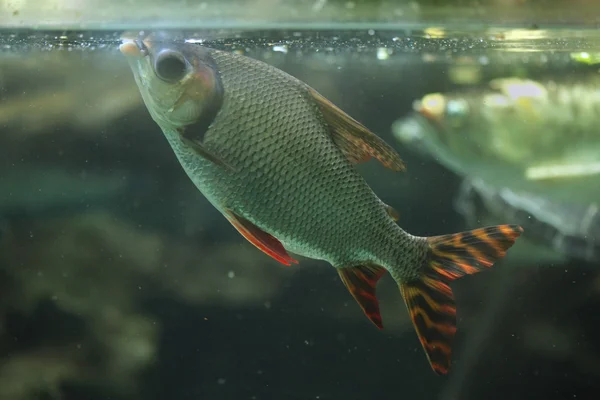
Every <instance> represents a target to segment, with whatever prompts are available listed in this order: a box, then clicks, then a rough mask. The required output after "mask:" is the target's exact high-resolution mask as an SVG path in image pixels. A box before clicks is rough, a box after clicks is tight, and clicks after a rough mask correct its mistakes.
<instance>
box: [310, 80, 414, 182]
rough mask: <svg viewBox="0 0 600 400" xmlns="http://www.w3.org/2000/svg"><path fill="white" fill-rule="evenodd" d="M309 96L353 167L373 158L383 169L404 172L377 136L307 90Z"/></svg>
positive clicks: (398, 159)
mask: <svg viewBox="0 0 600 400" xmlns="http://www.w3.org/2000/svg"><path fill="white" fill-rule="evenodd" d="M309 93H310V95H311V96H312V97H313V98H314V99H315V100H316V102H317V104H318V105H319V107H320V109H321V112H322V113H323V116H324V117H325V120H326V121H327V123H328V124H329V126H330V128H331V133H332V137H333V140H334V142H335V144H336V145H337V146H338V147H339V148H340V150H342V152H344V154H345V155H346V157H347V158H348V160H350V162H353V163H356V164H358V163H361V162H365V161H368V160H369V159H371V157H375V158H376V159H377V160H379V161H380V162H381V163H382V164H383V165H384V166H385V167H387V168H389V169H391V170H394V171H404V170H405V169H406V168H405V167H404V163H403V162H402V159H401V158H400V155H398V153H397V152H396V150H394V149H393V148H392V147H391V146H390V145H388V144H387V143H386V142H384V141H383V139H381V138H380V137H379V136H377V135H375V134H374V133H373V132H371V131H370V130H368V129H367V128H366V127H365V126H364V125H362V124H361V123H360V122H358V121H356V120H355V119H353V118H352V117H350V116H349V115H348V114H346V113H345V112H344V111H342V110H341V109H340V108H338V107H337V106H336V105H335V104H333V103H332V102H330V101H329V100H327V99H326V98H325V97H323V96H322V95H321V94H319V93H318V92H317V91H316V90H314V89H310V88H309Z"/></svg>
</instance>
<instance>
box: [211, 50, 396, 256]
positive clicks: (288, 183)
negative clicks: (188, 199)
mask: <svg viewBox="0 0 600 400" xmlns="http://www.w3.org/2000/svg"><path fill="white" fill-rule="evenodd" d="M211 55H212V56H213V58H214V60H215V62H216V64H217V66H218V68H219V71H220V75H221V79H222V82H223V87H224V92H225V101H224V104H225V106H224V107H223V108H222V109H221V111H220V113H219V115H218V117H217V118H216V119H215V121H214V123H213V124H212V126H211V128H210V129H209V130H208V132H207V133H206V136H205V144H206V146H207V147H208V148H214V149H223V148H227V149H228V152H222V153H221V155H222V156H223V158H224V159H225V160H226V161H229V162H230V163H231V164H232V165H235V166H236V167H237V170H238V171H239V172H238V173H236V174H229V175H225V174H223V175H220V177H221V179H224V180H226V181H227V185H223V187H224V190H228V187H235V188H236V190H238V191H236V194H235V195H234V196H232V197H235V198H237V199H240V198H242V199H245V200H244V201H243V204H240V202H238V203H237V204H223V206H224V207H226V208H229V209H231V210H233V211H234V212H236V213H237V214H239V215H241V216H243V217H245V218H247V219H248V220H249V221H251V222H252V223H254V224H256V225H257V226H258V227H260V228H261V229H263V230H265V231H267V232H270V233H271V234H273V235H274V236H275V237H277V238H278V239H279V240H280V241H281V242H282V243H284V245H286V246H285V247H286V248H287V247H288V245H289V246H290V247H295V246H297V247H300V248H301V249H302V248H305V247H306V245H307V244H310V246H311V248H310V250H311V251H310V252H311V254H312V255H313V257H314V258H319V259H325V260H328V261H330V262H331V263H332V264H333V265H334V266H339V267H345V266H348V265H355V264H359V263H361V262H365V261H370V260H368V259H367V258H365V257H366V256H368V254H369V253H374V254H377V255H378V257H377V258H378V259H379V260H385V261H386V264H387V263H392V262H395V261H396V259H397V258H399V254H398V253H401V252H403V250H404V249H402V248H401V247H398V246H395V247H389V246H388V247H383V246H381V244H382V243H385V242H386V241H387V240H383V238H388V237H390V236H392V237H396V236H400V235H401V234H402V231H401V230H400V228H399V227H398V226H397V225H396V224H394V223H393V221H391V220H390V218H389V216H388V214H387V212H386V211H385V210H384V209H383V207H382V206H381V201H380V200H379V199H378V197H377V196H376V195H375V194H374V193H373V191H372V190H371V189H370V188H369V186H368V185H367V184H366V182H365V181H364V179H363V178H362V176H360V175H359V174H358V172H357V171H356V170H355V168H354V167H353V166H352V165H351V164H350V162H349V161H348V160H347V159H346V158H345V157H344V155H343V154H342V152H341V151H340V150H339V149H338V148H337V147H336V146H335V144H334V143H333V141H332V140H331V138H330V135H329V133H328V131H327V127H326V126H324V125H323V123H322V117H320V115H319V114H318V110H317V108H316V107H315V105H314V104H311V103H309V102H308V98H307V96H305V95H303V94H302V93H301V92H300V91H299V90H298V88H297V87H296V85H294V84H295V83H296V82H294V81H290V80H289V77H287V76H282V75H280V74H277V78H278V79H272V78H270V72H271V71H270V70H269V69H267V70H266V71H265V72H264V73H257V72H254V71H253V69H256V67H255V65H253V64H252V63H246V62H244V61H245V60H246V58H245V57H236V59H237V58H239V59H240V60H241V61H240V62H239V63H234V62H231V60H230V58H231V54H230V53H222V52H219V51H211ZM299 99H300V100H302V101H298V100H299ZM259 100H260V103H262V104H261V107H257V106H256V104H257V103H258V102H259ZM264 109H271V110H273V112H271V113H265V112H264ZM288 114H291V115H292V116H293V117H292V118H286V115H288ZM221 121H222V123H221ZM290 132H294V134H293V135H290ZM310 150H313V151H310ZM315 150H317V151H315ZM253 154H261V155H263V156H262V157H261V158H260V160H259V162H258V165H255V160H254V159H253V158H252V155H253ZM200 162H202V160H200ZM253 169H254V170H255V171H256V172H254V173H253V172H252V170H253ZM332 171H334V173H333V174H332V173H331V172H332ZM257 172H258V174H257ZM235 182H243V184H241V183H240V184H236V183H235ZM209 184H210V182H209ZM202 185H205V184H204V183H203V184H202ZM201 190H203V189H201ZM209 190H210V189H209ZM203 191H204V190H203ZM282 193H285V194H286V195H287V196H285V197H284V196H282ZM307 194H310V195H307ZM215 196H216V197H220V196H221V195H220V194H218V193H215ZM250 199H251V200H250ZM308 210H310V212H307V211H308ZM315 232H319V234H318V235H315ZM373 232H375V233H377V234H376V235H373ZM290 233H293V234H290ZM340 239H341V240H340ZM398 239H399V238H398ZM298 244H300V245H299V246H298ZM366 249H369V251H367V250H366ZM361 253H362V254H363V258H362V259H358V260H357V259H349V258H351V257H349V255H351V256H354V255H356V254H361Z"/></svg>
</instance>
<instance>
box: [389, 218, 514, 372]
mask: <svg viewBox="0 0 600 400" xmlns="http://www.w3.org/2000/svg"><path fill="white" fill-rule="evenodd" d="M522 232H523V229H522V228H521V227H520V226H517V225H499V226H490V227H487V228H481V229H475V230H472V231H468V232H461V233H455V234H450V235H442V236H433V237H429V238H427V243H428V244H429V256H428V259H427V264H426V265H425V267H424V270H423V275H422V277H421V279H420V280H417V281H411V282H402V283H401V284H400V290H401V292H402V297H403V298H404V301H405V303H406V306H407V307H408V311H409V313H410V317H411V319H412V321H413V324H414V326H415V329H416V331H417V335H418V336H419V340H420V341H421V344H422V345H423V349H424V350H425V353H426V354H427V358H428V359H429V362H430V364H431V367H432V368H433V370H434V371H435V372H436V373H438V374H446V373H447V372H448V370H449V368H450V363H451V353H452V340H453V339H454V334H455V333H456V304H455V302H454V295H453V294H452V289H451V288H450V285H449V284H450V282H452V281H453V280H455V279H457V278H460V277H461V276H464V275H467V274H474V273H476V272H479V271H482V270H484V269H486V268H489V267H491V266H492V265H493V264H494V262H495V261H496V260H498V259H500V258H502V257H504V255H505V254H506V251H507V250H508V248H509V247H510V246H512V245H513V244H514V242H515V240H516V239H517V238H518V237H519V235H520V234H521V233H522Z"/></svg>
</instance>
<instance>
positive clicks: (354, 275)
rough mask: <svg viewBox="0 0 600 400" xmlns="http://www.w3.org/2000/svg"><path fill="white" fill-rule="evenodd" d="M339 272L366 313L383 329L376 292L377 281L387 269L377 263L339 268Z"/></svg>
mask: <svg viewBox="0 0 600 400" xmlns="http://www.w3.org/2000/svg"><path fill="white" fill-rule="evenodd" d="M337 271H338V273H339V274H340V278H342V282H344V285H346V288H348V290H349V291H350V293H351V294H352V296H353V297H354V299H355V300H356V301H357V302H358V304H359V305H360V308H362V310H363V312H364V313H365V315H366V316H367V317H368V318H369V319H370V320H371V321H372V322H373V323H374V324H375V326H377V327H378V328H379V329H383V322H382V321H381V314H380V313H379V301H378V300H377V296H376V293H375V287H376V286H377V281H379V279H380V278H381V277H382V276H383V274H384V273H385V269H384V268H382V267H379V266H376V265H373V266H370V265H369V266H366V265H365V266H359V267H350V268H338V269H337Z"/></svg>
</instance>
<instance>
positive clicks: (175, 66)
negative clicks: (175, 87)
mask: <svg viewBox="0 0 600 400" xmlns="http://www.w3.org/2000/svg"><path fill="white" fill-rule="evenodd" d="M187 69H188V66H187V63H186V61H185V60H184V58H183V56H182V55H181V54H180V53H177V52H174V51H169V50H167V51H163V52H161V53H160V54H159V55H158V56H157V57H156V61H155V62H154V71H155V73H156V76H158V77H159V78H160V79H161V80H163V81H165V82H167V83H175V82H177V81H179V80H181V79H183V77H184V76H185V74H186V73H187Z"/></svg>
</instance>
